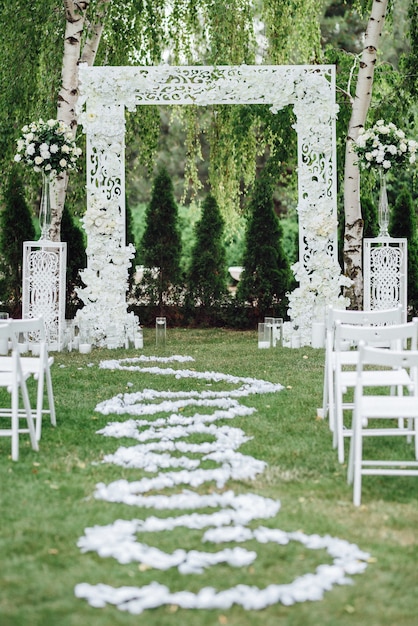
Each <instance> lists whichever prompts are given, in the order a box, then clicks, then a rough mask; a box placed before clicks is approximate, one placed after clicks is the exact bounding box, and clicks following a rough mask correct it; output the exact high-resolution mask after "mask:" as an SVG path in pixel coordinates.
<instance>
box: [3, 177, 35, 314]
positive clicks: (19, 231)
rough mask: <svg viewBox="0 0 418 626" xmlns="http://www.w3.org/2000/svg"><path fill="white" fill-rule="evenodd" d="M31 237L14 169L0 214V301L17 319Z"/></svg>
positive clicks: (27, 211)
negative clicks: (26, 243)
mask: <svg viewBox="0 0 418 626" xmlns="http://www.w3.org/2000/svg"><path fill="white" fill-rule="evenodd" d="M34 238H35V227H34V224H33V220H32V214H31V211H30V209H29V207H28V205H27V203H26V201H25V196H24V191H23V184H22V181H21V179H20V177H19V175H18V173H17V171H16V168H14V167H13V168H12V169H11V171H10V173H9V178H8V184H7V186H6V191H5V196H4V207H3V210H2V211H1V213H0V301H1V303H2V305H6V306H7V307H8V309H9V312H10V313H11V315H12V316H15V317H19V316H20V314H21V307H22V302H21V299H22V273H23V242H24V241H33V239H34Z"/></svg>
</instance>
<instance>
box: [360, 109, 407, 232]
mask: <svg viewBox="0 0 418 626" xmlns="http://www.w3.org/2000/svg"><path fill="white" fill-rule="evenodd" d="M353 150H354V152H356V153H357V154H358V157H359V164H360V167H362V169H365V170H372V171H375V172H378V173H379V178H380V194H379V228H380V230H379V237H389V231H388V226H389V204H388V199H387V191H386V177H387V174H388V172H391V171H392V170H394V169H396V168H399V167H402V166H406V167H408V166H409V165H414V164H415V163H416V158H417V150H418V142H417V141H415V140H414V139H407V138H406V136H405V133H404V131H403V130H400V129H399V128H397V127H396V126H395V124H393V123H392V122H389V123H388V124H385V122H384V121H383V120H379V121H377V122H376V124H375V125H374V126H372V127H371V128H369V129H367V130H366V129H364V128H362V129H360V131H359V135H358V138H357V141H355V142H354V144H353Z"/></svg>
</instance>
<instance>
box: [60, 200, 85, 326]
mask: <svg viewBox="0 0 418 626" xmlns="http://www.w3.org/2000/svg"><path fill="white" fill-rule="evenodd" d="M61 239H62V241H66V242H67V276H66V280H67V282H66V300H65V317H66V319H73V317H74V315H75V313H76V311H77V310H78V309H79V308H81V307H82V306H83V303H82V302H81V300H80V299H79V297H78V295H77V292H76V287H82V286H83V283H82V280H81V277H80V270H81V269H83V268H85V267H86V264H87V258H86V251H85V247H84V237H83V233H82V231H81V229H80V228H79V227H78V226H77V225H76V223H75V221H74V219H73V217H72V215H71V213H70V211H69V210H68V207H67V206H66V205H65V206H64V211H63V214H62V221H61Z"/></svg>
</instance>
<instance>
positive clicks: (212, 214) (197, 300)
mask: <svg viewBox="0 0 418 626" xmlns="http://www.w3.org/2000/svg"><path fill="white" fill-rule="evenodd" d="M223 235H224V220H223V218H222V216H221V213H220V210H219V206H218V204H217V202H216V200H215V198H214V197H213V196H212V195H210V194H209V195H208V196H207V197H206V198H205V200H204V202H203V205H202V215H201V218H200V220H199V221H198V222H197V223H196V226H195V231H194V237H195V242H194V246H193V248H192V255H191V263H190V269H189V276H188V289H189V294H188V295H189V298H190V300H191V301H192V302H193V303H194V304H195V305H196V304H197V305H199V306H201V307H213V306H217V305H219V304H221V303H222V302H223V301H225V298H226V297H227V294H228V290H227V287H226V252H225V245H224V241H223Z"/></svg>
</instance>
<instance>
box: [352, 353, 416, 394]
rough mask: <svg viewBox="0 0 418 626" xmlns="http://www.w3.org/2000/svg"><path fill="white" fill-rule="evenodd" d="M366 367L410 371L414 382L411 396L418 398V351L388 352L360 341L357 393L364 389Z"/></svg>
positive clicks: (410, 391)
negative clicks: (363, 379)
mask: <svg viewBox="0 0 418 626" xmlns="http://www.w3.org/2000/svg"><path fill="white" fill-rule="evenodd" d="M365 365H377V366H379V367H382V368H389V369H405V370H409V373H410V376H411V380H412V381H413V383H412V384H411V385H410V386H409V395H413V396H415V397H417V398H418V350H387V349H385V348H375V347H373V346H368V345H366V344H365V343H363V342H362V341H360V343H359V359H358V362H357V389H358V391H357V392H359V391H360V390H361V388H362V387H363V382H362V374H363V369H364V366H365ZM398 402H399V403H401V402H402V396H399V397H398Z"/></svg>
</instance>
